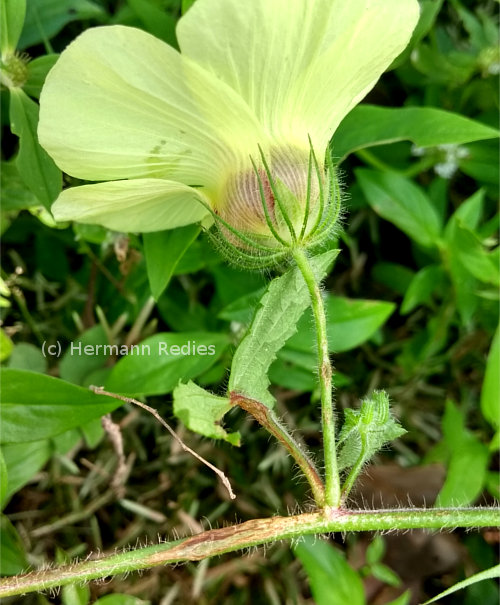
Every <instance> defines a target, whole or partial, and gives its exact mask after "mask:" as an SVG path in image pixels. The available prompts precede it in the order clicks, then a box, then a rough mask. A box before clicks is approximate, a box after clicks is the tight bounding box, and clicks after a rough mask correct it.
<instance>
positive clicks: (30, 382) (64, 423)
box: [1, 368, 121, 443]
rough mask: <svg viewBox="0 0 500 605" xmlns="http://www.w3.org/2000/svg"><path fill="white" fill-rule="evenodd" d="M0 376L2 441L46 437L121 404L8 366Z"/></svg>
mask: <svg viewBox="0 0 500 605" xmlns="http://www.w3.org/2000/svg"><path fill="white" fill-rule="evenodd" d="M1 375H2V433H1V442H2V443H21V442H24V441H38V440H40V439H46V438H48V437H52V436H54V435H58V434H59V433H63V432H64V431H67V430H68V429H71V428H75V427H79V426H81V425H82V424H85V423H86V422H88V421H89V420H92V418H97V417H99V416H103V415H104V414H108V413H109V412H111V411H112V410H114V409H116V408H117V407H118V406H120V405H121V403H120V401H118V400H116V399H112V398H110V397H106V396H104V395H97V394H95V393H93V392H91V391H89V390H87V389H82V388H80V387H77V386H75V385H73V384H69V383H68V382H64V381H63V380H59V379H58V378H52V376H45V375H44V374H37V373H35V372H28V371H26V370H11V369H9V368H7V369H2V370H1Z"/></svg>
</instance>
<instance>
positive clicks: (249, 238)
mask: <svg viewBox="0 0 500 605" xmlns="http://www.w3.org/2000/svg"><path fill="white" fill-rule="evenodd" d="M339 216H340V188H339V184H338V177H337V174H336V170H335V168H334V166H333V164H332V162H331V161H329V162H327V165H326V169H325V166H324V165H320V164H319V163H318V161H317V159H316V156H315V154H314V151H313V149H312V147H311V148H310V151H309V153H307V152H306V151H303V150H300V149H298V148H293V147H287V148H279V149H272V150H271V151H270V152H269V153H268V155H267V156H266V155H265V154H264V153H263V152H262V150H261V155H260V158H259V159H258V161H256V160H254V159H253V158H252V162H251V166H250V167H249V168H248V169H246V170H240V171H239V172H235V173H233V174H231V175H230V176H229V177H228V179H227V181H226V183H225V186H224V187H223V188H222V192H221V195H220V199H219V201H218V203H217V204H216V206H215V208H214V209H213V217H214V219H215V230H216V232H215V233H214V232H212V235H213V236H214V240H215V242H216V244H217V245H218V248H219V249H220V250H221V251H222V252H223V253H224V254H225V256H226V257H227V258H228V259H229V260H230V261H232V262H233V263H235V264H238V265H243V266H246V267H247V268H260V267H265V266H269V265H273V264H278V263H280V262H282V261H284V260H286V258H287V257H289V256H290V254H291V251H292V249H293V248H296V247H300V248H303V249H308V250H310V249H312V248H318V247H320V246H321V245H322V244H324V243H325V242H326V241H327V240H328V239H329V238H330V237H331V236H332V235H333V234H334V233H335V232H336V231H337V228H338V219H339Z"/></svg>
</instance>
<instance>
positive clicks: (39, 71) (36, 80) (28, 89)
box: [23, 54, 59, 99]
mask: <svg viewBox="0 0 500 605" xmlns="http://www.w3.org/2000/svg"><path fill="white" fill-rule="evenodd" d="M58 58H59V55H56V54H50V55H43V56H41V57H37V58H36V59H33V61H30V62H29V63H28V79H27V80H26V83H25V84H24V86H23V90H24V92H25V93H26V94H27V95H29V96H30V97H35V98H36V99H38V98H39V97H40V92H41V91H42V86H43V84H44V82H45V78H46V77H47V74H48V73H49V71H50V70H51V69H52V67H54V65H55V63H56V61H57V59H58Z"/></svg>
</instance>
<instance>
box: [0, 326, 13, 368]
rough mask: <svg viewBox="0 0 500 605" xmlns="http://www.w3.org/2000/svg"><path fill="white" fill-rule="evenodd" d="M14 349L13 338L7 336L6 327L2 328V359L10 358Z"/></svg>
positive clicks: (0, 343) (0, 352) (0, 329)
mask: <svg viewBox="0 0 500 605" xmlns="http://www.w3.org/2000/svg"><path fill="white" fill-rule="evenodd" d="M13 349H14V344H13V342H12V340H11V339H10V338H9V337H8V336H7V334H6V333H5V331H4V329H3V328H0V361H5V360H6V359H8V358H9V356H10V354H11V353H12V350H13Z"/></svg>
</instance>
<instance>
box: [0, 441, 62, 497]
mask: <svg viewBox="0 0 500 605" xmlns="http://www.w3.org/2000/svg"><path fill="white" fill-rule="evenodd" d="M2 453H3V456H4V461H5V466H6V468H7V476H8V481H7V486H6V487H7V490H6V494H5V502H7V501H8V500H9V499H10V497H11V496H13V495H14V494H15V493H16V492H17V491H19V490H20V489H21V488H22V487H23V486H24V485H25V484H26V483H27V482H28V481H29V480H30V479H31V478H32V477H33V476H34V475H36V473H38V471H39V470H40V469H41V468H43V467H44V466H45V463H46V462H47V460H48V459H49V458H50V456H51V454H52V447H51V445H50V442H49V440H48V439H44V440H42V441H32V442H31V443H30V442H28V443H5V444H3V445H2Z"/></svg>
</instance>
